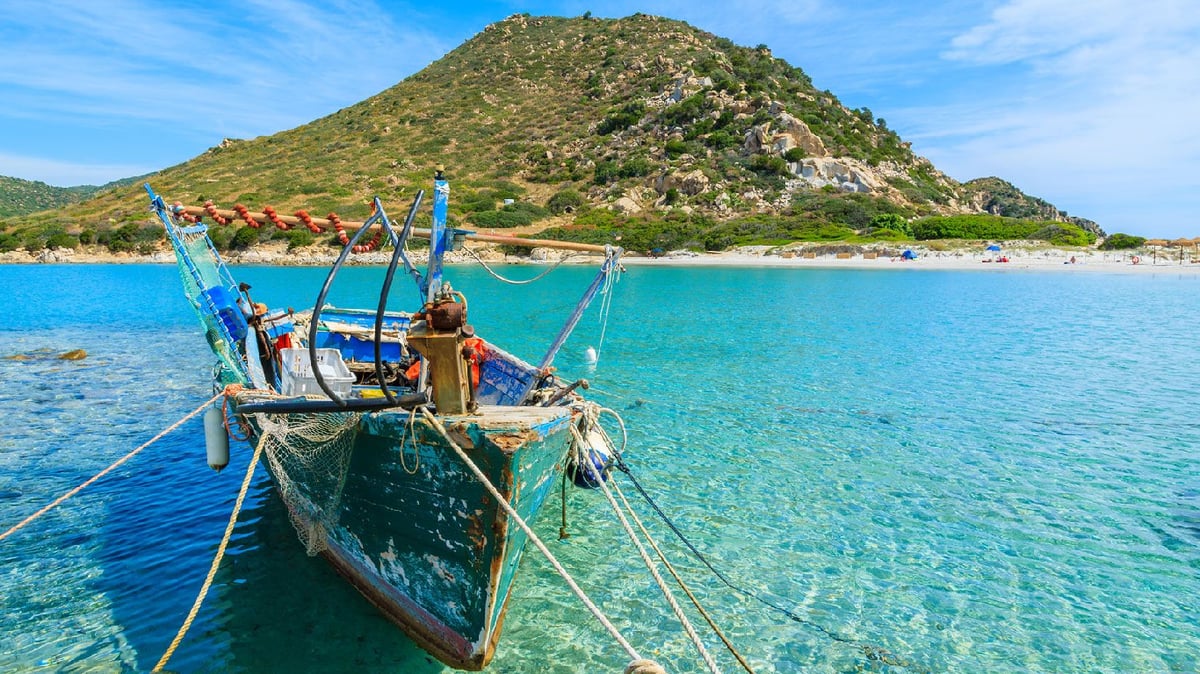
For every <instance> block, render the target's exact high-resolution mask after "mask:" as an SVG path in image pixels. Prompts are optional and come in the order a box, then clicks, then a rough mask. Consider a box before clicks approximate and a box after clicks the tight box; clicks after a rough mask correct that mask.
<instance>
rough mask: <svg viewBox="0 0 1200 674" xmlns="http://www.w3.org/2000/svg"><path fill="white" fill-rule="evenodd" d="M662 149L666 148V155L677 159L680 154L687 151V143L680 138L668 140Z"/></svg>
mask: <svg viewBox="0 0 1200 674" xmlns="http://www.w3.org/2000/svg"><path fill="white" fill-rule="evenodd" d="M663 149H664V150H666V153H667V157H669V158H671V159H677V158H678V157H679V156H680V155H685V154H687V153H688V144H687V143H685V142H684V141H682V140H668V141H667V144H666V145H665V146H664V148H663Z"/></svg>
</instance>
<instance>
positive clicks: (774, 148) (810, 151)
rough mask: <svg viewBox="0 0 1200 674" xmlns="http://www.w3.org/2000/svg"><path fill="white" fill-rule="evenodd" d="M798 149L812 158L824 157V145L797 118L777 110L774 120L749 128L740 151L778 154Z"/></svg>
mask: <svg viewBox="0 0 1200 674" xmlns="http://www.w3.org/2000/svg"><path fill="white" fill-rule="evenodd" d="M795 147H798V148H800V149H802V150H804V153H805V154H806V155H809V156H813V157H824V156H825V155H826V153H827V152H826V150H825V143H824V142H822V141H821V138H820V137H819V136H817V134H815V133H813V132H812V129H810V128H808V125H807V124H805V123H804V121H803V120H801V119H799V118H798V117H794V116H792V115H790V114H788V113H787V112H786V111H783V110H779V111H778V112H777V113H776V114H775V120H774V121H772V122H767V123H765V124H759V125H757V126H753V127H750V130H749V131H747V132H746V135H745V137H744V138H743V140H742V151H744V152H746V153H748V154H767V153H771V154H779V155H782V154H784V153H786V152H787V151H788V150H790V149H792V148H795Z"/></svg>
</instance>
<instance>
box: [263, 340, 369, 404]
mask: <svg viewBox="0 0 1200 674" xmlns="http://www.w3.org/2000/svg"><path fill="white" fill-rule="evenodd" d="M279 358H280V360H281V361H282V362H283V373H282V376H280V383H281V384H282V385H283V395H285V396H298V395H305V394H308V393H316V394H318V395H325V392H324V391H322V390H321V387H320V385H318V384H317V378H316V377H315V376H314V375H313V371H312V362H311V360H310V359H309V357H308V349H280V350H279ZM317 367H318V368H320V369H321V376H322V377H324V378H325V383H326V384H328V385H329V388H331V389H333V392H334V393H337V394H338V395H341V396H346V395H350V389H351V387H352V386H354V375H353V374H351V373H350V368H348V367H346V364H345V363H344V362H342V354H341V353H338V350H337V349H317Z"/></svg>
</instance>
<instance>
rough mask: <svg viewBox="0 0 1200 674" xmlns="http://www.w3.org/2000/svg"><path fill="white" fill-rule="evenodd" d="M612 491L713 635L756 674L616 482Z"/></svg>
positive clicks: (749, 670) (747, 668) (744, 667)
mask: <svg viewBox="0 0 1200 674" xmlns="http://www.w3.org/2000/svg"><path fill="white" fill-rule="evenodd" d="M612 490H613V492H615V493H616V495H617V496H619V497H620V498H621V503H622V504H623V505H624V506H625V510H627V511H628V512H629V516H630V517H631V518H633V521H634V523H635V524H637V526H638V529H639V530H640V531H641V532H642V535H643V536H645V537H646V542H647V543H649V544H650V547H651V548H653V549H654V552H655V554H657V555H658V559H659V561H661V562H662V563H663V566H664V567H666V569H667V571H668V572H670V574H671V577H673V578H674V579H675V582H676V583H678V584H679V587H680V588H681V589H682V590H683V593H684V594H686V595H687V598H688V599H689V600H691V602H692V605H693V606H695V607H696V610H697V611H698V612H699V613H700V615H701V616H702V617H703V618H704V620H705V621H706V622H707V623H708V626H709V627H710V628H711V629H712V631H713V633H715V634H716V635H717V637H719V638H720V639H721V643H723V644H725V648H726V649H727V650H728V651H729V652H730V654H732V655H733V657H734V658H735V659H736V660H737V661H738V664H739V665H741V666H742V669H745V670H746V671H747V672H749V673H750V674H754V668H752V667H751V666H750V663H748V662H746V658H745V657H743V656H742V654H741V653H739V652H738V649H737V647H736V646H734V645H733V642H732V641H730V640H729V637H727V636H725V632H723V631H721V628H720V627H718V626H717V623H716V621H715V620H713V618H712V616H711V615H709V613H708V611H706V610H705V609H704V607H703V606H701V605H700V600H699V599H697V598H696V595H695V594H693V593H692V590H691V588H689V587H688V586H687V583H685V582H684V581H683V578H682V577H680V575H679V572H678V571H676V570H675V566H674V565H673V564H671V562H670V561H668V560H667V556H666V555H665V554H664V553H663V551H662V549H661V548H659V547H658V543H657V542H656V541H655V540H654V537H653V536H651V535H650V531H649V530H648V529H646V525H645V524H643V523H642V520H641V518H640V517H638V516H637V513H636V512H635V511H634V510H633V506H631V505H630V504H629V500H628V499H626V498H625V493H624V492H622V491H621V487H620V486H619V485H618V484H617V483H616V482H615V481H614V482H613V484H612Z"/></svg>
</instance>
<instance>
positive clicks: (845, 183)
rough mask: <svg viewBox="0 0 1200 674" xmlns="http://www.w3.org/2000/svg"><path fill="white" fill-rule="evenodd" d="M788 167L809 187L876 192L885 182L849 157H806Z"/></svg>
mask: <svg viewBox="0 0 1200 674" xmlns="http://www.w3.org/2000/svg"><path fill="white" fill-rule="evenodd" d="M788 168H789V169H790V170H791V172H792V173H793V174H795V175H796V176H798V177H799V178H800V179H801V180H802V181H804V182H805V183H807V184H808V186H809V187H813V188H818V189H819V188H822V187H825V186H826V185H832V186H833V187H836V188H837V189H839V190H841V191H843V192H875V191H878V190H880V189H881V187H882V186H883V184H885V183H882V181H881V180H880V179H879V178H877V177H875V176H873V175H872V172H871V171H870V170H868V169H867V168H866V167H864V166H862V165H861V164H860V163H859V162H857V161H855V160H852V159H847V158H841V159H834V158H832V157H814V158H806V159H801V160H800V161H798V162H792V163H790V164H788Z"/></svg>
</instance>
